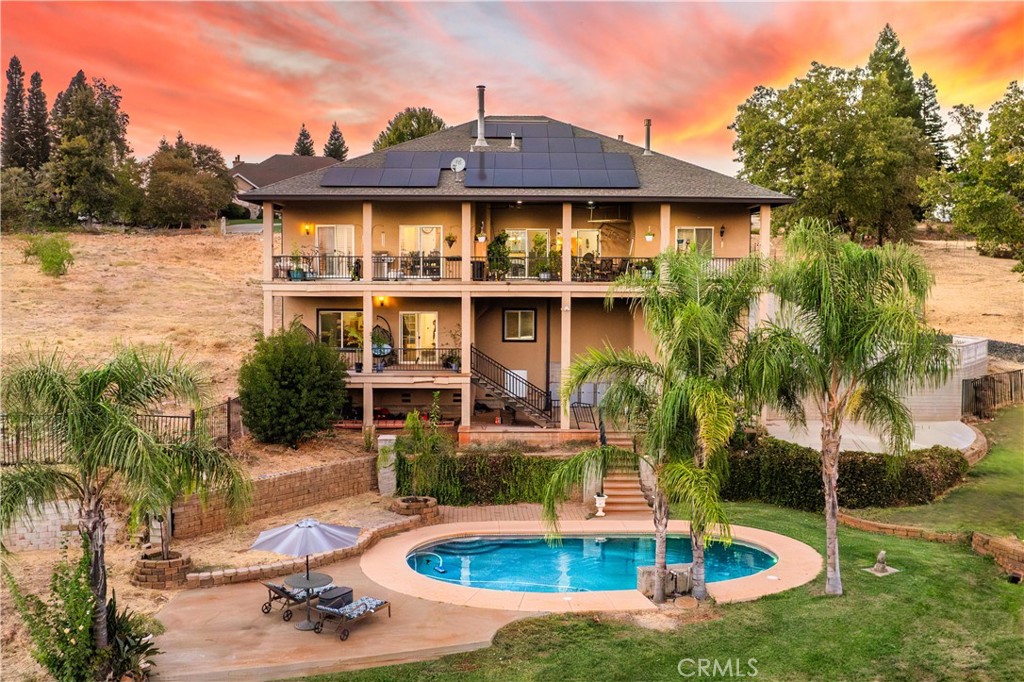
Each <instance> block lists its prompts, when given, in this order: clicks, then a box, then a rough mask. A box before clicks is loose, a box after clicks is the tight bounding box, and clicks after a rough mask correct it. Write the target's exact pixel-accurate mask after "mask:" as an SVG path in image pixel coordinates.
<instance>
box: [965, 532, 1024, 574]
mask: <svg viewBox="0 0 1024 682" xmlns="http://www.w3.org/2000/svg"><path fill="white" fill-rule="evenodd" d="M971 548H972V549H973V550H974V551H975V552H977V553H978V554H981V555H983V556H990V557H992V558H993V559H994V560H995V562H996V564H998V565H999V567H1000V568H1002V569H1003V570H1004V571H1006V572H1008V573H1011V574H1013V575H1018V576H1022V577H1024V543H1022V542H1021V541H1020V540H1014V539H1013V538H997V537H994V536H992V535H988V534H987V533H975V534H974V537H972V538H971Z"/></svg>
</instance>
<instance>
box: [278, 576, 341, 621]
mask: <svg viewBox="0 0 1024 682" xmlns="http://www.w3.org/2000/svg"><path fill="white" fill-rule="evenodd" d="M263 586H264V587H265V588H267V601H265V602H263V606H261V607H260V611H262V612H263V613H265V614H267V613H270V612H271V611H272V610H273V609H274V604H275V603H276V604H277V605H278V606H279V607H280V608H282V609H284V613H282V614H281V618H283V619H284V620H286V621H288V620H291V619H292V607H293V606H301V605H302V604H305V603H306V590H293V589H292V588H290V587H286V586H284V585H278V584H277V583H263ZM332 587H334V585H324V586H323V587H316V588H313V589H312V590H311V591H310V592H311V594H310V601H312V600H313V599H316V598H317V597H319V596H320V593H321V592H326V591H327V590H329V589H331V588H332Z"/></svg>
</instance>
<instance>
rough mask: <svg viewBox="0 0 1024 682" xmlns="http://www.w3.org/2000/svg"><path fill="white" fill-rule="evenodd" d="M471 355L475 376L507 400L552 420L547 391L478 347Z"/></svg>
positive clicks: (549, 398) (472, 350)
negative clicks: (497, 390)
mask: <svg viewBox="0 0 1024 682" xmlns="http://www.w3.org/2000/svg"><path fill="white" fill-rule="evenodd" d="M471 353H472V357H471V369H472V371H473V376H475V377H477V378H480V379H482V380H484V381H485V382H486V383H489V384H490V385H491V386H493V387H495V388H498V389H500V390H501V391H503V392H504V393H505V397H506V398H509V399H511V400H514V401H516V402H519V403H521V404H523V405H525V406H528V407H530V408H532V409H533V410H534V411H535V412H537V413H540V414H543V415H545V416H547V417H548V418H549V419H551V418H552V416H551V395H550V394H549V393H548V392H547V391H545V390H544V389H543V388H541V387H540V386H537V385H536V384H531V383H530V382H529V381H527V380H526V379H524V378H523V377H521V376H519V375H518V374H516V373H515V372H513V371H512V370H510V369H509V368H508V367H506V366H505V365H503V364H501V363H500V362H498V361H497V360H495V359H494V358H492V357H491V356H489V355H487V354H486V353H483V352H481V351H480V350H479V349H477V347H476V346H473V347H472V349H471Z"/></svg>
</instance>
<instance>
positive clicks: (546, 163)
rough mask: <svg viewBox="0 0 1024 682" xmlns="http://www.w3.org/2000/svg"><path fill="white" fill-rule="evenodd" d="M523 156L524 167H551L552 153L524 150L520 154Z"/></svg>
mask: <svg viewBox="0 0 1024 682" xmlns="http://www.w3.org/2000/svg"><path fill="white" fill-rule="evenodd" d="M520 156H521V157H523V168H524V169H526V168H551V155H550V154H532V153H530V152H523V153H522V154H520Z"/></svg>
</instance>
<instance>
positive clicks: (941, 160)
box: [915, 73, 953, 168]
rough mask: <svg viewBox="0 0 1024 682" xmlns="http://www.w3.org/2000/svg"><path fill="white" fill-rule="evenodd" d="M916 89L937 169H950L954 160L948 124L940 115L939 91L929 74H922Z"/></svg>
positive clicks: (925, 130)
mask: <svg viewBox="0 0 1024 682" xmlns="http://www.w3.org/2000/svg"><path fill="white" fill-rule="evenodd" d="M915 88H916V90H917V96H918V97H919V98H920V99H921V120H922V121H923V122H924V135H925V137H927V138H928V143H929V144H930V145H931V147H932V150H933V151H934V152H935V165H936V167H937V168H949V167H950V166H951V165H952V164H953V159H952V157H951V156H950V154H949V144H948V143H947V141H946V123H945V122H944V121H943V120H942V116H941V114H940V113H939V100H938V94H939V93H938V90H937V89H936V87H935V83H934V82H932V79H931V76H929V75H928V74H927V73H923V74H921V78H919V79H918V81H917V83H916V84H915Z"/></svg>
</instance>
